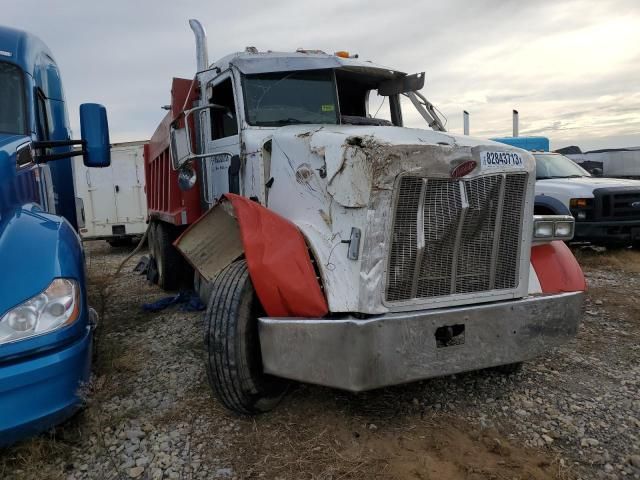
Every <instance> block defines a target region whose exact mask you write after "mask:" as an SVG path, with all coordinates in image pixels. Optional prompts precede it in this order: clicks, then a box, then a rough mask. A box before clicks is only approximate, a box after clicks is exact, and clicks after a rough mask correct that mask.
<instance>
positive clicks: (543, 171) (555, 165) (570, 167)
mask: <svg viewBox="0 0 640 480" xmlns="http://www.w3.org/2000/svg"><path fill="white" fill-rule="evenodd" d="M534 157H535V158H536V178H537V179H541V178H543V179H544V178H570V177H590V176H591V175H590V174H589V172H587V171H586V170H584V169H583V168H582V167H580V166H579V165H577V164H576V163H574V162H573V161H571V160H570V159H568V158H567V157H565V156H562V155H558V154H550V153H541V154H536V155H534Z"/></svg>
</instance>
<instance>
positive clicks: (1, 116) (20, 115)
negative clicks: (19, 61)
mask: <svg viewBox="0 0 640 480" xmlns="http://www.w3.org/2000/svg"><path fill="white" fill-rule="evenodd" d="M26 125H27V121H26V112H25V101H24V78H23V75H22V71H21V70H20V69H19V68H18V67H17V66H15V65H13V64H11V63H6V62H0V132H2V133H18V134H25V133H26V130H27V129H26Z"/></svg>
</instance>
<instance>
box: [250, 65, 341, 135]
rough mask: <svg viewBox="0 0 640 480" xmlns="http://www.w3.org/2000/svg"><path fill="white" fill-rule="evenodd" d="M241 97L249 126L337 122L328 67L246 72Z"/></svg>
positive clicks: (331, 78) (331, 80) (334, 87)
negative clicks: (326, 68) (277, 71)
mask: <svg viewBox="0 0 640 480" xmlns="http://www.w3.org/2000/svg"><path fill="white" fill-rule="evenodd" d="M244 97H245V104H246V109H247V121H248V123H249V124H250V125H257V126H266V127H269V126H280V125H295V124H302V123H325V124H326V123H329V124H333V125H335V124H337V123H338V102H337V99H336V86H335V82H334V77H333V72H332V71H331V70H308V71H300V72H280V73H265V74H258V75H247V76H245V78H244Z"/></svg>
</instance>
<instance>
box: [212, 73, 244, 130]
mask: <svg viewBox="0 0 640 480" xmlns="http://www.w3.org/2000/svg"><path fill="white" fill-rule="evenodd" d="M209 103H211V104H214V105H217V107H214V108H212V109H211V110H210V112H211V139H212V140H217V139H219V138H225V137H231V136H233V135H237V134H238V118H237V116H236V105H235V101H234V99H233V85H232V84H231V79H230V78H228V79H226V80H224V81H222V82H220V83H219V84H218V85H216V86H215V87H213V88H212V90H211V98H210V99H209Z"/></svg>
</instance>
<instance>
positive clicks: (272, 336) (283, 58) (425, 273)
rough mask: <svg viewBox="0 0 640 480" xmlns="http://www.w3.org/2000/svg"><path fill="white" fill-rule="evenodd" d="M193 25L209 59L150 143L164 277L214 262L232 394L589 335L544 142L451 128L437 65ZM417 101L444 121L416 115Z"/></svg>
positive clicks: (216, 358) (244, 406) (389, 379)
mask: <svg viewBox="0 0 640 480" xmlns="http://www.w3.org/2000/svg"><path fill="white" fill-rule="evenodd" d="M190 23H191V26H192V28H193V30H194V32H195V34H196V46H197V61H198V72H197V74H196V76H195V78H194V79H193V80H184V79H174V80H173V85H172V99H171V105H170V106H169V107H167V108H168V109H169V112H168V113H167V115H166V117H165V119H164V120H163V121H162V123H161V124H160V126H159V127H158V129H157V131H156V132H155V134H154V135H153V138H152V139H151V141H150V143H149V145H148V146H147V147H146V148H145V171H146V176H147V179H146V181H147V198H148V207H149V221H150V223H151V225H150V251H151V253H152V257H153V259H152V262H151V263H152V271H153V272H154V273H155V275H154V279H155V280H156V281H157V282H158V283H159V284H160V285H161V286H162V287H164V288H172V287H174V286H175V285H176V284H177V281H178V279H179V278H180V277H181V276H182V277H184V273H185V272H188V271H189V265H190V266H191V267H193V268H194V269H195V279H196V280H195V283H196V287H197V288H198V289H199V291H200V292H201V293H202V297H206V300H207V309H206V313H205V322H204V327H205V332H204V341H205V344H206V351H207V355H206V357H207V358H206V366H207V372H208V376H209V380H210V383H211V386H212V388H213V390H214V392H215V394H216V395H217V397H218V398H219V399H220V400H221V402H222V403H223V404H224V405H225V406H226V407H227V408H229V409H231V410H233V411H235V412H238V413H243V414H253V413H258V412H263V411H267V410H269V409H271V408H273V406H274V405H275V404H276V403H277V402H278V401H279V400H280V398H281V397H282V396H283V394H284V393H285V391H286V389H287V386H288V383H289V381H291V380H294V381H301V382H309V383H315V384H319V385H325V386H329V387H335V388H340V389H345V390H349V391H354V392H357V391H363V390H368V389H374V388H378V387H383V386H386V385H394V384H400V383H405V382H412V381H416V380H421V379H426V378H430V377H435V376H441V375H447V374H453V373H457V372H463V371H468V370H477V369H482V368H488V367H495V366H514V365H518V364H520V363H521V362H523V361H525V360H529V359H532V358H534V357H536V356H538V355H540V354H543V353H545V352H546V351H548V350H549V349H550V348H551V347H554V346H557V345H561V344H563V343H565V342H567V341H568V340H570V339H571V338H572V337H574V336H575V335H576V332H577V329H578V325H579V322H580V319H581V317H582V309H583V293H584V290H585V281H584V277H583V275H582V271H581V269H580V267H579V265H578V263H577V262H576V260H575V258H574V257H573V255H572V253H571V251H570V250H569V249H568V247H567V246H566V245H565V244H564V242H563V240H568V239H570V238H571V236H572V235H573V228H574V225H573V218H572V217H567V216H534V215H533V201H534V183H535V160H534V158H533V156H532V155H531V154H530V153H528V152H526V151H524V150H520V149H517V148H513V147H510V146H508V145H504V144H499V143H495V142H491V141H488V140H482V139H476V138H471V137H467V136H460V135H453V134H450V133H447V132H446V131H445V128H444V126H443V124H442V122H441V120H440V119H439V117H438V114H437V111H436V110H435V109H434V108H433V106H432V105H431V104H430V103H429V102H428V101H427V100H426V99H425V98H424V97H423V96H422V95H421V94H420V93H418V91H419V90H420V89H421V88H422V86H423V83H424V75H423V74H418V75H407V74H405V73H402V72H399V71H397V70H392V69H389V68H386V67H382V66H379V65H376V64H374V63H371V62H368V61H362V60H359V59H358V58H354V57H351V56H349V54H348V53H346V52H337V53H336V54H326V53H324V52H321V51H315V50H314V51H308V50H298V51H296V52H291V53H279V52H271V51H269V52H259V51H258V50H256V49H255V48H253V47H250V48H247V49H246V50H245V51H244V52H240V53H235V54H232V55H229V56H226V57H224V58H223V59H221V60H219V61H218V62H215V63H213V64H209V62H208V60H207V45H206V37H205V34H204V29H203V28H202V27H201V26H200V24H199V23H198V22H196V21H191V22H190ZM374 96H377V97H376V98H380V99H383V100H384V101H385V105H386V107H385V110H386V109H388V120H380V119H377V118H374V117H373V116H372V113H374V112H371V111H370V110H369V108H368V105H369V100H370V98H373V97H374ZM403 98H407V99H408V100H409V101H408V102H404V104H405V105H408V106H411V105H413V107H415V108H416V109H417V110H418V112H419V113H420V114H421V115H422V116H423V117H424V119H425V121H426V122H427V123H428V125H429V127H430V128H429V129H415V128H406V127H404V126H403V111H402V106H403V102H402V101H401V100H402V99H403ZM413 107H412V108H413Z"/></svg>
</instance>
